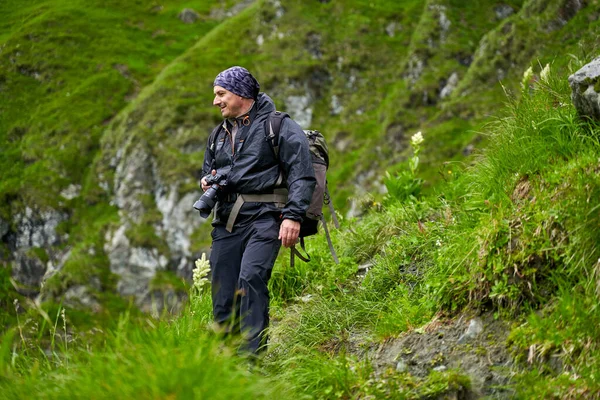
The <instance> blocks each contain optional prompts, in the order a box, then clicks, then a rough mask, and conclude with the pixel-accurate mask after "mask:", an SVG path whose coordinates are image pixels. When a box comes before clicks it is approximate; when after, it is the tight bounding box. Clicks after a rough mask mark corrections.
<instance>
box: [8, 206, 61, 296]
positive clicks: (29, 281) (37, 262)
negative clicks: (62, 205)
mask: <svg viewBox="0 0 600 400" xmlns="http://www.w3.org/2000/svg"><path fill="white" fill-rule="evenodd" d="M68 217H69V216H68V214H67V213H65V212H60V211H56V210H53V209H47V210H44V211H41V210H38V209H35V208H30V207H26V208H25V211H24V212H22V213H19V214H17V215H16V216H15V217H14V220H13V226H14V227H15V232H13V234H12V235H11V232H10V227H9V226H8V225H7V224H6V223H4V224H0V230H2V231H5V232H4V234H3V235H1V236H2V237H4V238H8V237H9V236H10V237H11V238H12V239H3V240H7V241H8V246H9V248H11V250H12V257H13V260H12V261H13V263H12V277H13V279H14V280H15V281H16V282H17V283H18V284H19V285H20V286H19V290H20V292H21V293H22V294H25V295H29V296H34V295H36V294H37V293H39V290H40V287H41V284H42V282H43V280H44V276H45V275H46V272H47V270H48V269H53V268H54V266H55V265H56V264H58V263H60V260H61V259H62V257H63V255H64V254H65V252H68V249H59V248H58V247H57V246H58V245H60V244H61V243H62V242H64V241H65V240H66V239H67V238H68V237H67V235H63V236H61V235H60V234H59V233H58V232H57V228H58V226H59V224H60V223H61V222H63V221H65V220H67V219H68Z"/></svg>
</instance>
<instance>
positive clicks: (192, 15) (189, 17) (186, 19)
mask: <svg viewBox="0 0 600 400" xmlns="http://www.w3.org/2000/svg"><path fill="white" fill-rule="evenodd" d="M178 17H179V19H180V20H181V21H183V23H185V24H193V23H194V22H196V21H197V20H198V18H200V14H198V13H197V12H196V11H194V10H192V9H191V8H184V9H183V10H181V12H180V13H179V15H178Z"/></svg>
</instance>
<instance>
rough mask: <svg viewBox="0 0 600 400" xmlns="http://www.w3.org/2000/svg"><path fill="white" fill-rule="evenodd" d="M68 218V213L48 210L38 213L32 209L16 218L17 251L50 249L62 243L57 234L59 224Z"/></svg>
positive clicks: (28, 208) (26, 210)
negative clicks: (37, 248) (40, 248)
mask: <svg viewBox="0 0 600 400" xmlns="http://www.w3.org/2000/svg"><path fill="white" fill-rule="evenodd" d="M67 218H68V215H67V214H66V213H61V212H59V211H56V210H53V209H48V210H45V211H38V210H35V209H32V208H30V207H27V208H25V212H24V213H19V214H17V215H16V216H15V226H16V230H17V240H16V244H17V249H20V250H26V249H29V248H31V247H49V246H53V245H56V244H58V243H59V242H60V237H59V235H58V234H57V233H56V228H57V227H58V224H60V223H61V222H63V221H65V220H66V219H67Z"/></svg>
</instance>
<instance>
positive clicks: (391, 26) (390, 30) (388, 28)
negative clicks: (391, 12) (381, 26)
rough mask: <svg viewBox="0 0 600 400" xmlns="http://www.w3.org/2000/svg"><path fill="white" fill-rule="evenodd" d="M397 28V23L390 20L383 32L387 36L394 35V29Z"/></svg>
mask: <svg viewBox="0 0 600 400" xmlns="http://www.w3.org/2000/svg"><path fill="white" fill-rule="evenodd" d="M397 29H398V23H397V22H396V21H392V22H390V23H389V24H387V26H386V27H385V33H386V34H387V35H388V36H389V37H394V36H395V35H396V30H397Z"/></svg>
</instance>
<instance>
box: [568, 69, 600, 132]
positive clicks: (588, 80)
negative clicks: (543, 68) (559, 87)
mask: <svg viewBox="0 0 600 400" xmlns="http://www.w3.org/2000/svg"><path fill="white" fill-rule="evenodd" d="M569 85H571V90H572V92H573V93H572V94H571V100H572V101H573V105H574V106H575V108H576V109H577V112H578V113H579V115H580V116H581V117H583V118H589V119H592V120H595V121H600V98H599V97H598V94H599V93H600V57H597V58H596V59H594V60H593V61H592V62H590V63H589V64H586V65H584V66H583V68H581V69H580V70H579V71H577V72H575V73H574V74H573V75H571V76H569Z"/></svg>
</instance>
